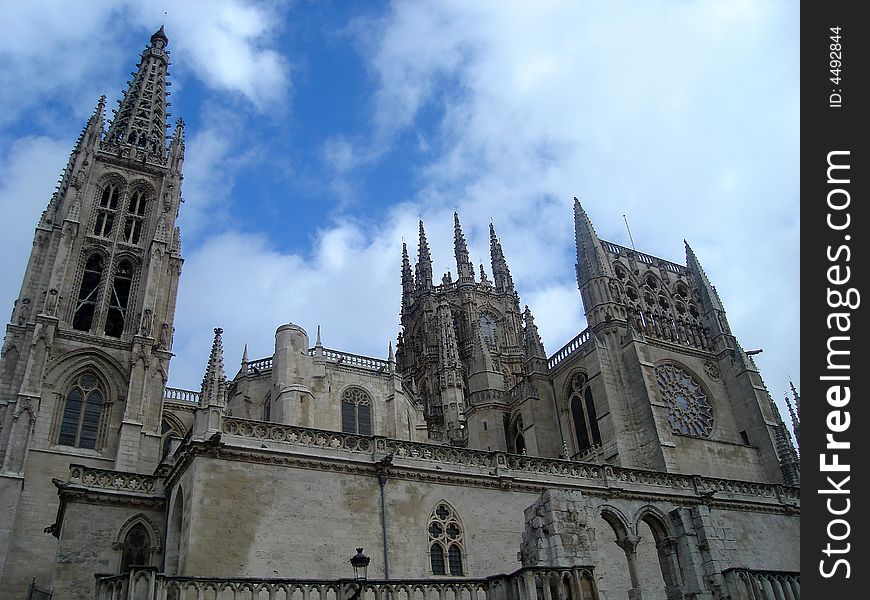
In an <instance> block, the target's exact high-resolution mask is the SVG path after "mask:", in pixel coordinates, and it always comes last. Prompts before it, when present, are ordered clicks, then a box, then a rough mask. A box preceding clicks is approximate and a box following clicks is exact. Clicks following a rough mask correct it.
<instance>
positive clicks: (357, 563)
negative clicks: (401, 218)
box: [347, 548, 372, 600]
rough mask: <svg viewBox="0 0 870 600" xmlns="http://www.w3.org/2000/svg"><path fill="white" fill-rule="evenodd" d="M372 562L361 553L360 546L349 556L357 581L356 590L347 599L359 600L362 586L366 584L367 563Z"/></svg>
mask: <svg viewBox="0 0 870 600" xmlns="http://www.w3.org/2000/svg"><path fill="white" fill-rule="evenodd" d="M370 562H372V559H370V558H369V557H368V556H366V555H365V554H363V549H362V548H357V549H356V554H355V555H354V556H352V557H351V559H350V565H351V566H352V567H353V578H354V580H355V581H356V582H357V586H356V591H355V592H354V593H353V595H352V596H351V597H350V598H348V599H347V600H359V599H360V598H362V595H363V588H364V587H365V585H366V579H367V577H366V572H367V571H368V568H369V563H370Z"/></svg>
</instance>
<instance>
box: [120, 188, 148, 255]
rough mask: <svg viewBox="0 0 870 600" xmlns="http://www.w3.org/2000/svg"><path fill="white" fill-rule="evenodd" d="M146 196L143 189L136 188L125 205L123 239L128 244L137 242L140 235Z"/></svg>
mask: <svg viewBox="0 0 870 600" xmlns="http://www.w3.org/2000/svg"><path fill="white" fill-rule="evenodd" d="M147 205H148V197H147V195H146V194H145V191H144V190H136V191H135V192H133V193H132V194H131V195H130V203H129V205H128V206H127V218H126V220H125V221H124V241H125V242H127V243H128V244H138V243H139V240H140V239H141V237H142V227H143V224H144V222H145V208H146V206H147Z"/></svg>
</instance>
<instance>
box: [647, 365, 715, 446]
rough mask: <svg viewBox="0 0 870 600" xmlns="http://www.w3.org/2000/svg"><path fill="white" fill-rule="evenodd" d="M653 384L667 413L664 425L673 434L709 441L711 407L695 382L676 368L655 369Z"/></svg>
mask: <svg viewBox="0 0 870 600" xmlns="http://www.w3.org/2000/svg"><path fill="white" fill-rule="evenodd" d="M656 381H657V382H658V384H659V392H661V396H662V400H664V401H665V403H666V404H667V405H668V407H669V408H670V409H671V412H670V414H669V415H668V423H670V424H671V428H672V429H673V431H674V433H677V434H680V435H688V436H691V437H699V438H706V437H710V432H712V431H713V407H712V406H710V401H709V399H708V398H707V394H705V393H704V389H703V388H702V387H701V384H700V383H698V381H697V380H696V379H695V378H694V377H692V376H691V375H689V374H688V373H687V372H686V371H684V370H683V369H681V368H680V367H678V366H676V365H670V364H668V365H661V366H659V367H656Z"/></svg>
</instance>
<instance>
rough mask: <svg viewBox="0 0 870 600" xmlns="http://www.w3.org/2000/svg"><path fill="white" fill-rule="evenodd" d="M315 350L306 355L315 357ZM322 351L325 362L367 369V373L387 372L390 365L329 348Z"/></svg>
mask: <svg viewBox="0 0 870 600" xmlns="http://www.w3.org/2000/svg"><path fill="white" fill-rule="evenodd" d="M316 350H317V349H316V348H311V349H310V350H309V351H308V353H309V354H310V355H311V356H315V353H316ZM322 350H323V357H324V358H325V359H326V360H328V361H330V362H334V363H336V364H340V365H348V366H351V367H359V368H361V369H368V370H369V371H377V372H379V373H383V372H385V371H387V369H388V368H389V366H390V363H388V362H387V361H385V360H382V359H380V358H372V357H370V356H363V355H361V354H351V353H350V352H342V351H340V350H330V349H329V348H322Z"/></svg>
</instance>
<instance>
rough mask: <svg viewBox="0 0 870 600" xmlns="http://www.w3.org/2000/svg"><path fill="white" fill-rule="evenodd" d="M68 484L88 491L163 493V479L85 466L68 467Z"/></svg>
mask: <svg viewBox="0 0 870 600" xmlns="http://www.w3.org/2000/svg"><path fill="white" fill-rule="evenodd" d="M67 483H68V484H71V485H81V486H84V487H87V488H90V489H101V490H108V491H116V492H124V493H130V492H133V493H138V494H147V495H155V494H162V493H163V478H162V477H158V476H155V475H144V474H141V473H125V472H123V471H112V470H109V469H98V468H95V467H87V466H85V465H70V466H69V479H68V480H67Z"/></svg>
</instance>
